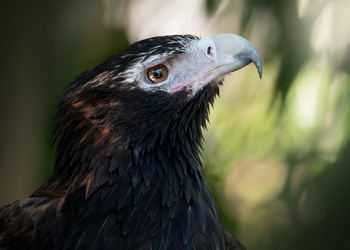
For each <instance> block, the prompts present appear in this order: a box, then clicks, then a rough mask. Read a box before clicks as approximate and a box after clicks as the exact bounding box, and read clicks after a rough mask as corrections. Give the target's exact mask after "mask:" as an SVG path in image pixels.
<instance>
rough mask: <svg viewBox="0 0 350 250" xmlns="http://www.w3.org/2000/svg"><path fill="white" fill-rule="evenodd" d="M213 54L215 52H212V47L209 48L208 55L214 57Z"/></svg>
mask: <svg viewBox="0 0 350 250" xmlns="http://www.w3.org/2000/svg"><path fill="white" fill-rule="evenodd" d="M212 54H213V52H212V47H211V46H209V47H208V48H207V55H212Z"/></svg>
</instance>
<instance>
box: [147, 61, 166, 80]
mask: <svg viewBox="0 0 350 250" xmlns="http://www.w3.org/2000/svg"><path fill="white" fill-rule="evenodd" d="M147 75H148V79H149V80H150V81H151V82H152V83H160V82H163V81H165V80H166V79H167V77H168V70H167V69H166V67H165V66H164V65H162V64H158V65H156V66H153V67H152V68H149V69H148V71H147Z"/></svg>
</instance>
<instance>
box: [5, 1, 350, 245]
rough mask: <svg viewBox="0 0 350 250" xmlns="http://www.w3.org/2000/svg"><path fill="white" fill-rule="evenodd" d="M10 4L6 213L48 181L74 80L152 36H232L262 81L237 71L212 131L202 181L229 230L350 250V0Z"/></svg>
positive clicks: (253, 239) (252, 239) (251, 239)
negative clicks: (65, 97)
mask: <svg viewBox="0 0 350 250" xmlns="http://www.w3.org/2000/svg"><path fill="white" fill-rule="evenodd" d="M1 5H2V6H1V12H3V14H2V15H0V16H1V17H0V18H1V20H0V21H1V22H0V23H1V25H2V26H4V27H2V31H3V32H2V33H3V35H2V39H1V40H2V41H1V42H2V43H3V45H2V46H1V48H2V49H4V52H3V53H2V55H3V56H2V67H1V68H2V70H4V72H3V73H2V77H3V78H2V79H3V80H2V82H1V84H0V88H1V89H0V102H1V103H0V104H1V105H0V107H1V108H2V111H1V114H2V117H1V122H0V132H1V134H0V135H1V140H0V152H1V153H0V188H1V190H2V191H1V194H0V203H1V204H5V203H8V202H11V201H13V200H14V199H18V198H21V197H24V196H27V195H29V194H30V193H31V192H32V191H34V189H35V188H36V187H37V186H39V185H40V184H42V183H43V182H44V180H43V176H45V178H47V176H48V175H49V171H51V169H52V164H53V157H52V155H53V150H51V151H50V150H49V144H50V141H49V139H48V138H49V133H50V131H49V129H46V130H45V128H46V127H47V125H48V121H49V118H50V116H51V115H52V114H53V113H54V106H55V104H56V103H57V100H58V96H59V93H60V91H61V90H62V89H63V88H64V86H66V85H67V84H68V82H69V81H71V80H72V79H73V78H74V77H75V76H77V75H78V74H80V73H81V72H82V71H83V70H86V69H88V68H89V67H91V66H94V65H95V64H97V63H98V62H100V61H102V60H103V59H104V58H106V57H107V56H108V55H110V54H112V53H113V52H115V51H116V50H118V49H120V48H121V47H124V46H125V45H127V44H128V43H132V42H135V41H136V40H140V39H143V38H146V37H150V36H155V35H167V34H175V33H180V34H184V33H191V34H195V35H198V36H202V37H204V36H208V35H213V34H217V33H223V32H230V33H236V34H239V35H241V36H244V37H245V38H247V39H248V40H249V41H251V43H252V44H253V45H254V46H255V47H256V48H257V50H258V51H259V53H260V55H261V57H262V60H263V79H262V80H259V78H258V74H257V73H256V70H255V69H254V67H253V66H248V67H246V68H245V69H242V70H240V71H238V72H235V73H233V74H232V75H230V76H228V77H227V78H226V79H225V84H224V86H223V87H222V89H221V98H219V99H218V100H217V101H216V103H215V105H214V108H213V110H212V113H211V117H210V120H211V124H210V126H209V127H208V131H207V132H206V134H205V136H206V147H205V151H204V152H203V155H204V165H205V168H204V173H205V175H206V179H207V180H208V182H209V185H210V187H211V189H212V191H213V194H214V196H215V197H216V199H217V201H218V206H219V208H220V210H221V214H222V217H223V220H224V224H225V227H226V229H227V230H228V231H230V232H231V233H232V234H234V235H236V236H237V238H239V239H240V240H241V241H242V242H243V243H244V244H245V245H246V246H247V247H248V249H259V250H261V249H262V250H263V249H268V250H270V249H291V250H292V249H305V250H306V249H346V248H347V245H348V244H347V242H346V241H347V238H348V236H350V232H349V227H348V226H347V225H348V223H349V222H350V216H349V213H348V211H349V210H350V199H349V198H348V193H349V192H350V182H349V181H348V180H347V179H348V176H350V175H349V171H350V166H349V160H350V156H349V155H350V137H349V133H350V110H349V109H350V59H349V58H350V32H349V31H348V28H349V27H348V26H349V25H348V24H349V23H350V16H349V14H348V12H349V10H350V2H349V1H348V0H333V1H330V0H293V1H282V0H269V1H267V0H251V1H243V0H233V1H232V0H192V1H188V0H178V1H164V0H104V1H100V2H99V1H93V0H84V1H83V0H78V1H68V0H66V1H58V2H57V1H56V2H50V1H44V0H40V1H36V2H35V3H33V2H28V3H21V4H18V3H15V2H10V1H8V2H6V3H5V2H4V3H2V4H1ZM44 131H46V136H43V135H44V134H43V132H44ZM47 155H50V157H47ZM49 166H51V167H49ZM40 170H41V171H40ZM14 187H15V188H14Z"/></svg>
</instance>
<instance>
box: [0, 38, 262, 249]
mask: <svg viewBox="0 0 350 250" xmlns="http://www.w3.org/2000/svg"><path fill="white" fill-rule="evenodd" d="M231 42H232V43H233V44H234V46H233V47H232V46H231ZM231 47H232V48H231ZM228 50H229V51H230V53H231V54H229V53H227V51H228ZM250 62H254V63H255V64H256V66H257V68H258V71H259V74H260V76H261V63H260V58H259V56H258V54H257V52H256V51H255V49H254V48H253V46H252V45H251V44H250V43H249V42H247V41H246V40H244V39H243V38H241V37H238V36H235V35H231V34H221V35H217V36H213V37H209V38H203V39H199V38H197V37H195V36H191V35H185V36H179V35H177V36H165V37H155V38H150V39H146V40H143V41H140V42H137V43H135V44H133V45H130V46H129V47H127V48H125V49H123V50H122V51H120V52H118V53H116V54H114V55H112V56H111V57H110V58H108V59H107V60H106V61H104V62H102V63H101V64H100V65H98V66H96V67H94V68H91V69H90V70H88V71H87V72H85V73H83V74H81V75H80V76H78V77H77V78H76V79H75V80H74V81H73V82H72V83H70V84H69V86H68V87H67V89H66V91H65V93H64V95H63V97H62V100H61V102H60V104H59V106H58V111H57V113H56V116H55V119H56V127H55V131H54V138H55V143H57V154H56V159H55V168H54V171H53V174H52V177H51V178H50V179H49V180H48V182H47V183H46V184H44V185H43V186H42V187H41V188H39V189H38V190H37V191H35V192H34V193H33V195H32V196H31V197H29V198H26V199H23V200H19V201H17V202H14V203H12V204H10V205H8V206H5V207H3V208H1V209H0V249H152V250H157V249H244V247H243V246H242V245H241V244H240V243H239V242H238V241H237V240H236V239H234V238H233V237H232V236H230V235H228V234H227V233H226V232H225V231H224V229H223V227H222V224H221V220H220V217H219V214H218V211H217V208H216V205H215V202H214V200H213V197H212V195H211V192H210V190H209V187H208V186H207V184H206V182H205V180H204V178H203V176H202V173H201V167H202V163H201V159H200V157H201V155H200V149H201V147H202V143H203V134H202V129H203V128H205V127H206V122H207V120H208V117H209V104H210V105H212V104H213V102H214V99H215V97H216V96H217V95H218V94H219V86H220V85H221V83H222V80H223V77H224V75H225V74H227V73H229V72H231V71H235V70H237V69H239V68H241V67H244V66H245V65H247V64H249V63H250ZM158 65H162V67H158ZM150 68H151V69H154V70H153V71H150V70H149V69H150ZM165 71H166V72H165ZM149 74H152V78H150V77H147V75H148V76H149ZM163 76H166V77H165V79H164V77H163ZM152 79H155V82H152Z"/></svg>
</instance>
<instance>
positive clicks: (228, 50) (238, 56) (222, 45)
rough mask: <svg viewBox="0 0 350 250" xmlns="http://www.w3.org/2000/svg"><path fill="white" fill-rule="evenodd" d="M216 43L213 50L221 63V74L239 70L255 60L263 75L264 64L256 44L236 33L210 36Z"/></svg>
mask: <svg viewBox="0 0 350 250" xmlns="http://www.w3.org/2000/svg"><path fill="white" fill-rule="evenodd" d="M210 38H211V40H212V41H213V43H214V44H215V49H214V51H213V53H214V54H216V58H217V63H218V64H219V65H221V66H220V67H219V68H218V70H219V71H220V72H219V74H220V75H225V74H228V73H230V72H233V71H236V70H239V69H241V68H243V67H244V66H246V65H248V64H250V63H251V62H253V63H254V64H255V66H256V68H257V70H258V73H259V77H260V78H261V77H262V65H261V60H260V56H259V54H258V52H257V51H256V49H255V48H254V46H253V45H252V44H251V43H250V42H248V41H247V40H246V39H244V38H243V37H240V36H238V35H235V34H229V33H225V34H218V35H215V36H211V37H210Z"/></svg>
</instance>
